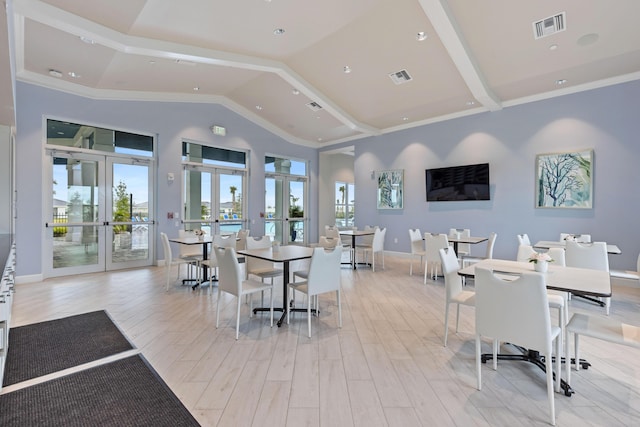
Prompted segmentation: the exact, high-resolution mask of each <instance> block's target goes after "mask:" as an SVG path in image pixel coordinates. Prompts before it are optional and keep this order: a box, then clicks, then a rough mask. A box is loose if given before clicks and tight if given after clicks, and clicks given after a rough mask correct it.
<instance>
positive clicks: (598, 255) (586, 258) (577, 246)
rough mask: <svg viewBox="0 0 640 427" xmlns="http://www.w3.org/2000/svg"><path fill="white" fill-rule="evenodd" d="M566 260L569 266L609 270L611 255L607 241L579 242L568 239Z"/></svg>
mask: <svg viewBox="0 0 640 427" xmlns="http://www.w3.org/2000/svg"><path fill="white" fill-rule="evenodd" d="M565 260H566V263H567V267H580V268H591V269H593V270H604V271H609V255H608V254H607V244H606V243H605V242H594V243H578V242H573V241H570V240H568V241H567V250H566V253H565Z"/></svg>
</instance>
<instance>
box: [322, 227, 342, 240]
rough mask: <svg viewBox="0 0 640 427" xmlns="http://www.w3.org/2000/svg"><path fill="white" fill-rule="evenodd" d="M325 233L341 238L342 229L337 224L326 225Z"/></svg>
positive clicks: (328, 235)
mask: <svg viewBox="0 0 640 427" xmlns="http://www.w3.org/2000/svg"><path fill="white" fill-rule="evenodd" d="M324 235H325V236H327V237H333V238H335V239H339V238H340V230H339V229H338V227H336V226H335V225H325V226H324Z"/></svg>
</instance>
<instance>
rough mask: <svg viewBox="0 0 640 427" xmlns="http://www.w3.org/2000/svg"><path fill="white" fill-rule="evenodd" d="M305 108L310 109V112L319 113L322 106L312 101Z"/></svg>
mask: <svg viewBox="0 0 640 427" xmlns="http://www.w3.org/2000/svg"><path fill="white" fill-rule="evenodd" d="M307 107H309V108H311V110H312V111H320V110H322V105H320V104H318V103H317V102H315V101H312V102H310V103H308V104H307Z"/></svg>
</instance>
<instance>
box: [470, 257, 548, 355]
mask: <svg viewBox="0 0 640 427" xmlns="http://www.w3.org/2000/svg"><path fill="white" fill-rule="evenodd" d="M475 289H476V300H475V304H476V333H478V334H479V335H482V336H486V337H492V338H496V339H499V340H500V341H505V342H509V343H513V344H516V345H520V346H523V347H526V348H532V349H536V350H538V351H540V352H543V353H550V352H551V319H550V317H549V302H548V300H547V289H546V286H545V282H544V276H543V275H542V274H540V273H535V272H526V273H523V274H522V275H521V276H520V277H518V278H517V279H515V280H513V281H505V280H502V279H500V278H498V277H496V276H495V275H494V274H493V272H492V271H491V270H488V269H485V268H478V267H476V269H475Z"/></svg>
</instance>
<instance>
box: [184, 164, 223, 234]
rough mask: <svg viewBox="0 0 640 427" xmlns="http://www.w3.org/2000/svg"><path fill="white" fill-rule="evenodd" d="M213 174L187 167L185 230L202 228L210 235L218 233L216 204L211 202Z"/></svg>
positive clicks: (185, 180) (185, 181)
mask: <svg viewBox="0 0 640 427" xmlns="http://www.w3.org/2000/svg"><path fill="white" fill-rule="evenodd" d="M212 176H213V175H212V174H211V173H210V172H206V171H201V170H197V169H185V174H184V177H185V179H184V194H185V204H184V212H183V214H182V218H183V221H184V223H185V230H196V229H201V230H204V232H205V233H206V234H207V235H209V236H212V235H213V234H215V233H217V228H216V226H215V224H216V222H217V220H218V219H217V217H216V216H215V211H216V210H215V206H213V205H212V203H211V200H212V197H211V188H212V185H211V181H212Z"/></svg>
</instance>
